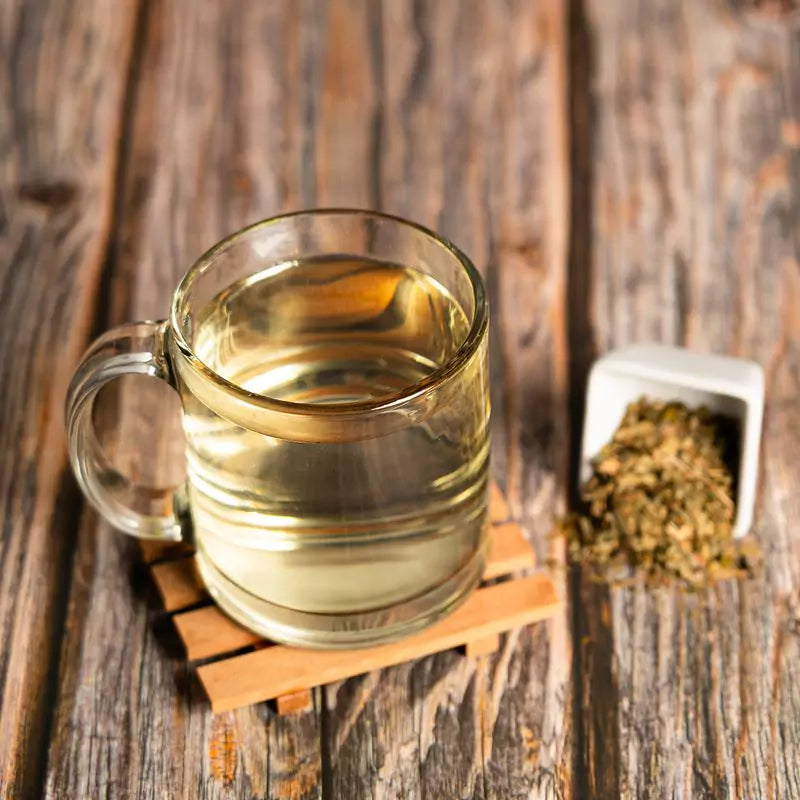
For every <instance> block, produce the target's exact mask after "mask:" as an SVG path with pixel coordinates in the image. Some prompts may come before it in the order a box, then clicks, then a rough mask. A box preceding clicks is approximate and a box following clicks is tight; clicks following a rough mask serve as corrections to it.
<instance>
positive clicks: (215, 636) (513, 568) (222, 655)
mask: <svg viewBox="0 0 800 800" xmlns="http://www.w3.org/2000/svg"><path fill="white" fill-rule="evenodd" d="M508 517H509V513H508V505H507V504H506V501H505V498H504V497H503V495H502V493H501V492H500V490H499V488H498V487H497V486H496V485H493V486H492V494H491V505H490V518H491V525H490V530H491V543H490V551H489V557H488V559H487V564H486V569H485V571H484V575H483V583H482V585H481V586H480V587H479V588H478V589H477V590H476V591H475V592H473V593H472V595H471V596H470V597H469V598H468V599H467V600H466V602H465V603H464V604H463V605H461V606H460V607H459V608H458V609H456V610H455V611H454V612H453V613H452V614H450V615H448V616H447V617H445V618H444V619H442V620H440V621H439V622H437V623H435V624H434V625H432V626H430V627H429V628H426V629H425V630H423V631H420V632H419V633H415V634H412V635H411V636H408V637H406V638H405V639H401V640H400V641H396V642H391V643H389V644H385V645H379V646H376V647H367V648H358V649H353V650H312V649H305V648H298V647H288V646H285V645H279V644H274V643H272V642H269V641H266V640H265V639H264V638H263V637H261V636H260V635H258V634H256V633H253V632H252V631H249V630H247V629H246V628H243V627H242V626H241V625H239V624H238V623H237V622H234V621H233V620H232V619H230V618H229V617H228V616H226V615H225V614H224V613H223V612H222V611H221V610H220V609H219V608H218V607H217V606H216V605H214V604H213V603H212V602H211V600H210V598H209V597H208V595H207V593H206V591H205V588H204V587H203V584H202V582H201V580H200V578H199V576H198V574H197V572H196V570H195V566H194V557H193V555H192V551H191V548H189V547H187V546H186V545H163V544H158V543H153V542H141V543H140V544H141V551H142V555H143V557H144V559H145V561H146V562H147V563H148V564H149V566H150V571H151V574H152V577H153V581H154V583H155V585H156V587H157V589H158V592H159V594H160V596H161V599H162V601H163V604H164V609H165V610H166V611H168V612H169V613H170V614H172V620H173V622H174V624H175V628H176V630H177V632H178V636H179V637H180V639H181V642H182V643H183V646H184V649H185V651H186V657H187V659H188V660H189V661H190V662H203V663H201V664H199V665H198V666H197V675H198V677H199V679H200V683H201V684H202V686H203V688H204V690H205V693H206V695H207V696H208V699H209V701H210V703H211V708H212V709H213V710H214V711H228V710H231V709H233V708H238V707H240V706H246V705H250V704H252V703H259V702H262V701H265V700H270V701H274V703H275V707H276V710H277V711H278V713H279V714H284V713H289V712H295V711H300V710H304V709H307V708H310V706H311V692H310V690H311V689H312V688H313V687H315V686H320V685H322V684H325V683H331V682H333V681H338V680H342V679H344V678H349V677H352V676H354V675H360V674H362V673H364V672H368V671H370V670H373V669H381V668H383V667H388V666H391V665H393V664H400V663H402V662H404V661H411V660H413V659H416V658H421V657H423V656H426V655H431V654H433V653H438V652H441V651H443V650H450V649H453V648H460V649H461V651H462V652H463V653H464V654H465V655H466V656H467V657H476V656H481V655H486V654H488V653H491V652H494V651H495V650H496V649H497V648H498V647H499V644H500V634H501V633H504V632H506V631H508V630H511V629H512V628H516V627H521V626H524V625H529V624H531V623H533V622H538V621H540V620H542V619H545V618H547V617H549V616H551V615H552V614H554V613H555V612H556V610H557V609H558V608H559V606H560V599H559V597H558V594H557V593H556V590H555V587H554V586H553V583H552V582H551V580H550V578H549V577H548V575H547V574H545V573H544V572H531V570H532V569H533V567H534V566H535V556H534V552H533V550H532V548H531V546H530V545H529V544H528V542H527V541H526V539H525V537H524V536H523V534H522V530H521V528H520V527H519V525H518V524H517V523H515V522H512V521H510V520H509V518H508ZM487 581H491V583H490V584H487Z"/></svg>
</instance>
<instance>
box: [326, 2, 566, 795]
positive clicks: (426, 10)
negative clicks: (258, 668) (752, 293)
mask: <svg viewBox="0 0 800 800" xmlns="http://www.w3.org/2000/svg"><path fill="white" fill-rule="evenodd" d="M381 11H382V13H381V19H380V25H379V26H378V30H377V31H376V30H375V29H373V31H372V48H373V52H374V53H376V57H375V58H374V60H373V64H375V65H377V66H376V71H377V73H378V75H377V76H376V80H377V81H379V83H380V86H381V87H382V90H381V92H380V93H379V95H378V98H379V102H378V104H377V107H376V108H375V109H374V124H375V126H376V127H377V128H379V129H380V130H381V131H382V136H381V137H380V140H379V148H378V149H377V151H376V152H375V154H374V158H375V164H376V166H375V169H376V170H377V174H378V176H379V181H378V186H377V187H375V189H374V191H373V196H374V197H376V198H378V199H379V200H380V202H381V204H382V207H383V208H384V209H385V210H387V211H390V212H394V213H399V214H401V215H405V216H409V217H411V218H413V219H417V220H419V221H420V222H422V223H424V224H427V225H429V226H431V227H434V228H435V229H437V230H439V231H441V232H442V233H443V234H444V235H446V236H449V237H450V238H452V239H453V240H454V241H455V242H457V243H458V244H459V245H460V246H462V247H463V248H464V249H465V250H466V252H467V253H468V254H470V255H471V256H472V258H473V260H474V261H475V263H476V264H477V266H478V268H479V269H480V270H482V271H483V273H484V274H485V275H486V276H487V279H488V283H489V288H490V296H491V300H492V304H493V322H492V326H493V327H492V353H491V355H492V370H493V372H492V381H493V388H494V396H493V414H494V425H493V428H494V438H493V448H494V449H493V460H494V469H495V474H497V475H498V476H501V480H505V479H506V478H505V476H506V475H507V476H508V487H507V488H508V489H509V493H510V501H511V506H512V511H513V512H514V513H513V516H514V518H519V519H521V520H522V521H523V523H524V526H525V527H526V529H527V530H528V532H529V533H530V534H531V536H532V538H533V540H534V542H535V544H536V546H537V549H538V550H539V554H540V555H545V554H546V550H547V545H546V541H545V540H546V535H547V533H548V531H549V527H550V522H551V520H552V515H553V513H554V512H555V511H556V510H557V509H558V508H559V506H560V503H561V498H560V494H561V489H560V488H559V487H563V485H564V484H563V482H562V478H563V476H564V473H565V471H566V465H565V458H566V448H565V442H566V437H567V419H566V406H565V400H564V397H565V392H566V376H565V371H566V354H565V346H564V317H563V292H564V271H565V257H566V252H565V251H566V219H567V207H566V191H567V185H566V173H567V159H566V141H565V131H564V127H563V123H564V117H563V112H564V91H565V87H564V64H563V56H564V33H563V8H562V3H560V2H550V1H549V0H523V1H522V2H512V3H477V2H476V3H471V2H470V3H412V2H402V1H401V0H398V1H397V2H390V3H384V4H382V5H381ZM486 661H487V662H488V663H486V664H476V663H474V662H470V661H467V660H464V659H458V658H455V657H453V656H452V655H451V654H444V655H439V656H434V657H431V658H429V659H425V660H423V661H421V662H420V663H418V664H416V665H413V666H411V665H409V666H405V667H397V668H394V669H388V670H384V671H383V672H382V673H380V674H379V675H370V676H367V677H365V678H362V679H355V680H352V681H348V682H347V683H345V684H343V685H341V686H338V687H337V686H333V687H331V688H329V689H328V690H327V691H326V697H327V699H328V706H327V708H328V709H329V711H328V719H327V721H326V726H325V728H326V733H327V737H326V738H327V742H328V743H329V747H330V749H331V754H330V762H331V772H332V780H331V794H332V796H337V797H353V796H373V797H381V798H382V797H387V798H393V797H397V796H405V797H464V796H470V797H472V796H474V797H504V798H514V797H555V796H558V795H562V796H563V795H568V794H569V793H570V791H571V776H570V772H571V757H572V756H571V749H570V733H569V730H570V720H569V716H570V711H569V696H570V691H569V666H570V654H569V647H568V627H567V620H566V616H565V615H564V616H561V617H559V618H558V619H557V621H554V622H549V623H547V624H546V625H540V626H535V627H534V628H532V629H530V630H527V631H526V632H524V633H523V634H521V635H518V634H514V635H511V636H509V637H507V639H506V641H505V643H504V646H503V648H502V650H501V652H500V653H499V654H498V655H497V656H495V657H493V658H491V659H487V660H486ZM334 704H335V710H334Z"/></svg>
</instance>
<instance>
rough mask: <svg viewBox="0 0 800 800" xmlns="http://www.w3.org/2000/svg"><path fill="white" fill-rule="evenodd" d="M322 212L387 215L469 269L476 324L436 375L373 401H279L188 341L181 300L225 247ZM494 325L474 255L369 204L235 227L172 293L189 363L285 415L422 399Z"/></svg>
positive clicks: (177, 331) (387, 406)
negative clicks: (224, 370)
mask: <svg viewBox="0 0 800 800" xmlns="http://www.w3.org/2000/svg"><path fill="white" fill-rule="evenodd" d="M318 216H363V217H371V218H373V219H378V220H384V221H388V222H391V223H395V224H399V225H401V226H404V227H407V228H412V229H414V230H416V231H417V232H419V233H422V234H423V235H425V236H426V237H428V238H429V239H431V240H432V241H433V242H435V243H436V244H437V245H439V246H441V247H443V248H444V249H445V250H447V251H448V253H449V254H450V255H452V256H454V257H455V258H456V260H457V261H458V262H459V264H460V265H461V267H462V269H463V270H464V272H466V274H467V277H468V278H469V282H470V286H471V288H472V295H473V301H474V313H473V315H472V321H471V323H470V327H469V331H468V332H467V335H466V336H465V337H464V340H463V341H462V342H461V344H460V345H459V346H458V348H457V349H456V350H455V352H454V353H453V354H452V356H451V357H450V358H449V359H448V360H447V361H445V363H444V364H442V365H441V366H439V367H437V368H436V369H435V370H434V371H433V372H431V374H430V375H427V376H425V377H424V378H422V379H421V380H419V381H416V382H415V383H412V384H409V385H408V386H406V387H405V388H403V389H401V390H399V391H396V392H392V393H389V394H386V395H382V396H380V397H378V398H375V399H373V400H358V401H353V402H347V403H336V404H330V405H325V404H316V403H300V402H294V401H291V400H279V399H278V398H274V397H270V396H269V395H263V394H258V393H256V392H251V391H250V390H249V389H245V388H244V387H242V386H239V384H237V383H234V382H233V381H231V380H228V379H227V378H225V377H223V376H222V375H220V374H219V373H218V372H216V371H215V370H214V369H212V368H211V367H209V366H208V365H207V364H206V363H205V362H204V361H203V360H202V359H201V358H200V357H199V356H198V355H197V354H196V353H195V351H194V349H193V348H192V347H191V345H190V344H189V342H188V341H187V338H186V336H185V332H184V330H183V326H182V325H181V324H180V321H179V319H178V305H179V303H180V302H181V300H182V299H183V298H184V297H185V295H186V294H187V293H188V291H189V289H190V287H191V285H192V283H193V282H194V280H195V279H196V278H198V277H199V276H200V275H202V274H203V273H205V272H206V271H207V270H208V269H211V268H212V267H213V263H214V260H215V259H216V257H217V256H218V255H219V254H220V253H221V252H223V251H224V250H226V249H227V248H228V247H229V246H230V245H231V244H233V243H235V242H237V241H238V240H240V239H243V238H244V237H245V236H247V235H248V234H251V233H253V232H254V231H260V230H262V229H267V228H269V227H270V226H271V225H274V224H277V223H279V222H283V221H285V220H287V219H291V218H293V217H318ZM488 324H489V309H488V303H487V297H486V287H485V285H484V282H483V278H482V277H481V274H480V273H479V272H478V270H477V268H476V267H475V265H474V264H473V263H472V261H471V260H470V259H469V258H468V256H467V255H466V254H465V253H464V252H463V251H462V250H461V249H459V248H458V247H457V246H456V245H454V244H453V243H452V242H451V241H449V240H448V239H445V238H444V237H442V236H439V235H438V234H437V233H436V232H435V231H433V230H431V229H430V228H427V227H426V226H424V225H420V224H419V223H417V222H413V221H411V220H408V219H405V218H403V217H400V216H397V215H394V214H386V213H384V212H382V211H372V210H369V209H361V208H339V207H323V208H312V209H303V210H299V211H291V212H287V213H284V214H278V215H276V216H272V217H267V218H266V219H262V220H259V221H257V222H254V223H252V224H250V225H247V226H245V227H244V228H240V229H239V230H237V231H234V232H233V233H231V234H229V235H228V236H226V237H225V238H223V239H221V240H220V241H219V242H217V243H216V244H214V245H213V246H212V247H210V248H209V249H208V250H206V251H205V252H204V253H203V254H202V255H201V256H200V257H199V258H198V259H197V260H196V261H195V262H194V263H193V264H192V266H191V267H190V268H189V270H188V271H187V272H186V273H185V274H184V276H183V277H182V278H181V280H180V282H179V283H178V286H177V288H176V289H175V292H174V293H173V296H172V301H171V303H170V315H169V328H170V332H171V335H172V337H173V338H174V340H175V344H176V345H177V347H178V349H179V350H180V352H181V354H182V355H183V356H184V358H185V359H186V361H187V363H188V365H189V366H190V367H191V368H192V369H194V370H195V371H196V372H197V373H199V375H200V377H202V378H203V379H205V380H209V381H211V382H212V383H214V384H216V385H218V386H219V387H220V388H222V389H224V390H225V391H226V392H228V393H230V394H233V395H234V396H235V397H237V398H238V399H239V400H240V401H242V402H244V403H245V404H247V405H250V406H257V407H259V408H262V409H265V410H271V411H276V412H280V413H283V414H287V413H288V414H301V415H304V416H315V417H316V416H320V417H321V416H336V417H349V416H356V415H359V416H360V415H362V414H368V413H375V412H381V411H388V410H396V409H397V408H398V407H400V406H403V405H405V404H406V403H409V402H412V401H414V400H417V399H419V398H420V397H422V396H424V395H426V394H428V393H429V392H431V391H432V390H434V389H436V388H438V387H440V386H441V385H443V384H444V383H446V382H447V381H448V380H450V378H452V377H453V376H454V375H456V374H457V373H458V372H460V370H461V368H462V367H463V366H464V365H465V364H466V363H467V362H468V361H469V360H470V359H471V358H472V356H473V355H474V353H475V352H476V350H477V349H478V347H479V346H480V344H481V342H482V341H483V339H484V334H485V332H486V330H487V328H488Z"/></svg>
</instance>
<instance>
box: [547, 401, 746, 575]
mask: <svg viewBox="0 0 800 800" xmlns="http://www.w3.org/2000/svg"><path fill="white" fill-rule="evenodd" d="M736 437H737V431H736V430H735V429H734V428H733V426H732V425H731V423H730V420H727V419H726V418H724V417H719V416H714V415H712V414H711V413H710V412H709V411H708V409H706V408H699V409H690V408H688V407H687V406H686V405H684V404H683V403H680V402H660V401H652V400H648V399H646V398H641V399H640V400H638V401H636V402H634V403H631V404H630V405H629V406H628V407H627V409H626V411H625V415H624V417H623V419H622V422H621V423H620V425H619V427H618V428H617V430H616V431H615V433H614V435H613V437H612V438H611V441H609V442H608V443H607V444H606V445H605V446H604V447H603V448H602V449H601V450H600V452H599V453H598V454H597V455H596V456H595V457H594V458H593V459H592V462H591V465H592V476H591V477H590V478H589V480H588V481H586V482H585V483H584V484H583V485H582V486H581V491H580V505H579V508H578V510H577V511H576V512H575V513H572V514H569V515H568V516H567V517H566V518H565V519H563V520H562V521H561V523H560V526H559V527H560V530H561V532H562V533H563V534H564V535H565V536H566V539H567V547H568V555H569V559H570V561H572V562H573V563H575V562H579V563H582V564H584V565H586V566H588V567H589V568H590V569H591V571H592V573H593V574H594V575H595V576H596V577H597V578H599V579H601V580H609V581H610V582H612V583H619V581H618V580H616V579H615V578H614V575H615V574H616V572H618V571H615V570H613V569H612V568H615V567H619V566H628V567H635V568H637V569H638V570H640V571H641V572H643V573H644V574H645V576H646V578H647V579H648V581H649V582H651V583H655V584H666V583H670V582H677V583H679V584H681V585H683V586H685V587H687V588H689V589H693V590H700V589H704V588H706V587H707V586H709V585H711V584H713V583H715V582H716V581H719V580H723V579H726V578H732V577H747V576H749V575H752V574H753V573H754V571H755V570H756V569H757V567H758V565H759V564H760V562H761V551H760V548H759V547H758V544H757V543H756V542H755V541H753V540H751V539H744V540H736V539H734V536H733V523H734V517H735V511H736V504H735V485H734V477H733V471H732V469H731V461H732V460H733V459H734V458H735V456H736V453H735V443H736Z"/></svg>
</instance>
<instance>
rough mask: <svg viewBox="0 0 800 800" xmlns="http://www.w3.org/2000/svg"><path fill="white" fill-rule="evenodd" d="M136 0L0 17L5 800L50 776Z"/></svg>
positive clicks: (1, 764) (0, 747)
mask: <svg viewBox="0 0 800 800" xmlns="http://www.w3.org/2000/svg"><path fill="white" fill-rule="evenodd" d="M134 17H135V3H127V4H124V5H123V6H122V7H120V6H119V5H118V4H116V3H114V2H105V1H104V0H90V1H89V2H87V3H85V4H83V6H82V7H81V9H80V11H79V12H78V11H77V10H76V9H74V8H73V6H72V4H71V3H69V2H60V1H59V0H41V2H14V1H13V0H12V1H11V2H7V3H4V4H3V10H2V14H0V62H1V63H0V310H2V325H1V326H0V363H1V364H2V387H3V390H2V394H0V447H2V453H3V458H2V462H1V463H0V514H2V519H3V533H2V537H0V796H2V797H28V796H33V795H35V794H36V793H37V792H38V791H39V789H40V787H41V780H42V773H43V770H44V759H45V756H46V752H47V737H48V733H49V726H50V720H51V712H52V704H53V702H54V695H55V676H56V674H57V664H58V657H59V646H60V642H61V637H62V623H63V615H64V605H65V597H66V592H67V589H68V585H69V571H70V563H71V557H72V547H73V543H74V539H75V536H76V529H77V513H78V509H79V500H78V496H77V491H76V489H75V487H74V485H73V483H72V481H71V479H70V478H68V476H67V463H66V455H65V448H64V433H63V423H62V413H63V412H62V409H63V402H64V394H65V391H66V387H67V383H68V381H69V378H70V373H71V370H72V368H73V366H74V364H75V362H76V361H77V359H78V358H79V356H80V353H81V351H82V350H83V348H84V347H85V346H86V344H87V343H88V338H89V336H90V334H91V326H92V321H93V317H94V310H93V302H94V298H95V295H96V292H97V287H98V283H99V278H100V275H101V272H102V268H103V261H104V258H105V253H106V247H107V242H108V238H109V232H110V227H111V220H112V207H113V205H114V176H115V171H116V167H117V151H116V147H117V140H118V137H119V134H120V123H121V118H122V105H123V96H124V92H125V83H126V80H125V79H126V74H127V68H128V59H129V52H130V49H131V43H132V40H133V32H134Z"/></svg>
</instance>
